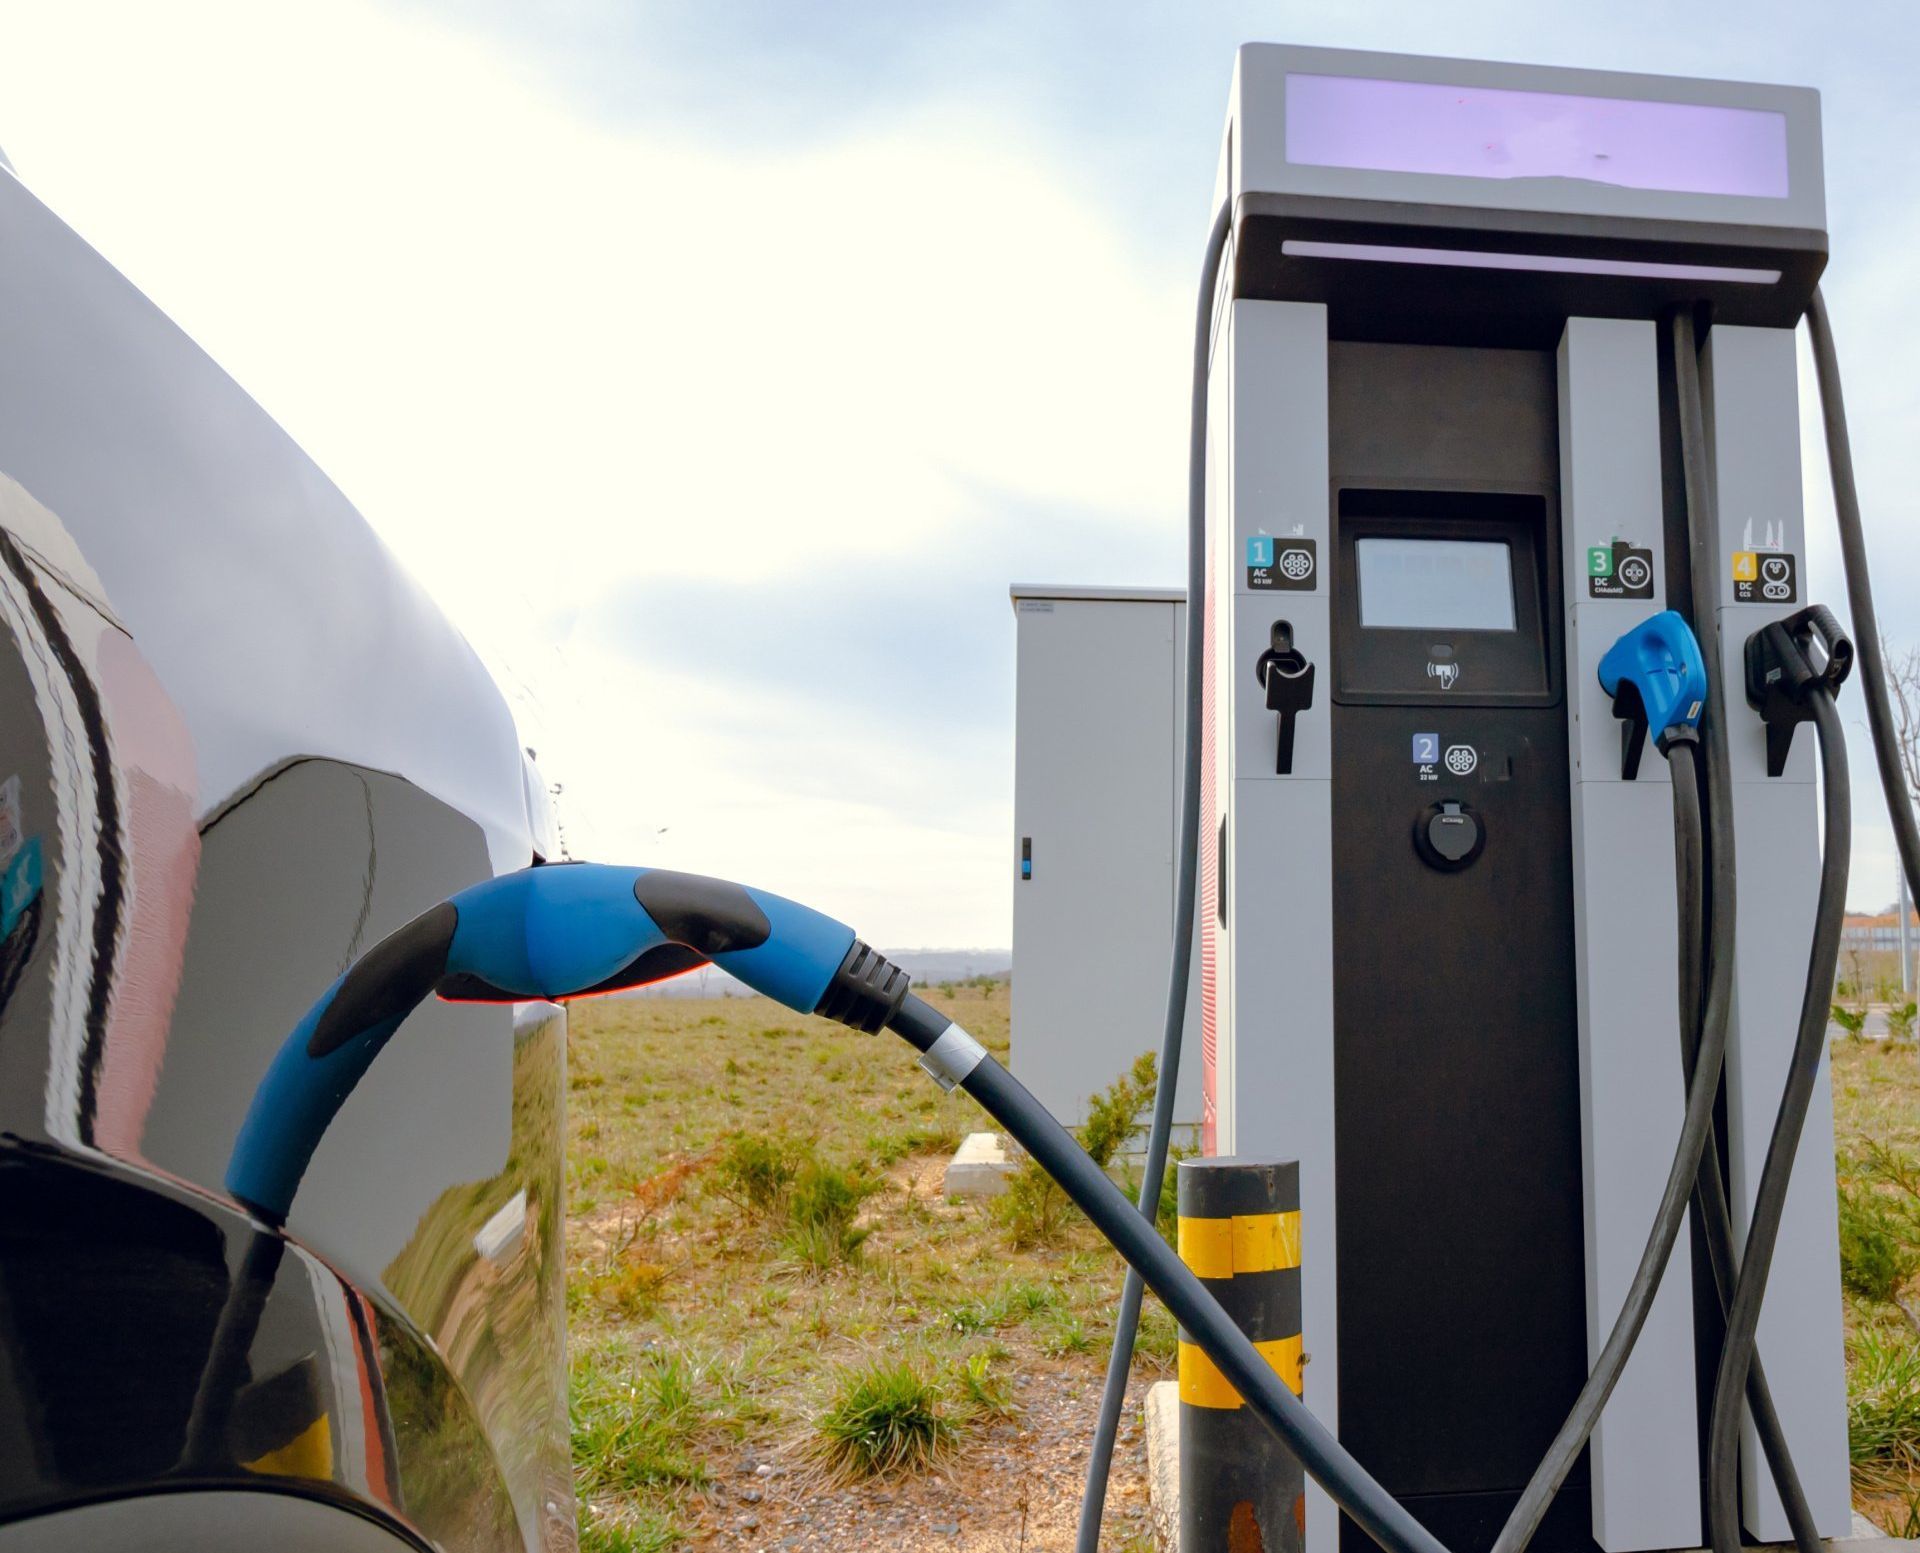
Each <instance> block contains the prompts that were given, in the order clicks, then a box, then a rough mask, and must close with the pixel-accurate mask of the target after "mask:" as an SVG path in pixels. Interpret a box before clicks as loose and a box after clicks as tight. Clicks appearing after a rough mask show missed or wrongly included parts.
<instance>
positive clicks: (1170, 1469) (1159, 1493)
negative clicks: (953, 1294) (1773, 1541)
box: [1147, 1380, 1920, 1553]
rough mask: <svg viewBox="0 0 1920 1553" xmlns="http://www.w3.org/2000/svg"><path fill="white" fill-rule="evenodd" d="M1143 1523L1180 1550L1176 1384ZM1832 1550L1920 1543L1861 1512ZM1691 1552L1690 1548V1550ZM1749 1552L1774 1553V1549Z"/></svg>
mask: <svg viewBox="0 0 1920 1553" xmlns="http://www.w3.org/2000/svg"><path fill="white" fill-rule="evenodd" d="M1147 1493H1148V1495H1149V1497H1150V1499H1151V1504H1150V1506H1149V1510H1148V1517H1147V1524H1148V1526H1149V1527H1150V1529H1151V1530H1152V1533H1153V1545H1154V1546H1155V1547H1156V1548H1158V1549H1159V1550H1160V1553H1180V1386H1179V1383H1178V1382H1177V1381H1170V1380H1163V1381H1159V1382H1156V1383H1155V1384H1154V1385H1153V1386H1151V1387H1149V1388H1148V1390H1147ZM1827 1546H1828V1547H1829V1548H1830V1549H1832V1550H1833V1553H1920V1541H1914V1540H1902V1539H1901V1538H1899V1537H1889V1536H1888V1535H1887V1534H1886V1533H1885V1532H1883V1531H1881V1530H1880V1528H1879V1527H1877V1526H1875V1525H1874V1524H1873V1522H1872V1521H1870V1520H1868V1519H1867V1518H1866V1517H1865V1516H1864V1515H1856V1516H1854V1518H1853V1534H1852V1535H1851V1536H1849V1537H1845V1538H1839V1539H1835V1540H1833V1541H1830V1542H1828V1543H1827ZM1690 1553H1691V1550H1690ZM1753 1553H1780V1550H1779V1549H1778V1548H1768V1549H1765V1550H1759V1549H1756V1550H1753Z"/></svg>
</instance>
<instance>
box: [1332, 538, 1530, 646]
mask: <svg viewBox="0 0 1920 1553" xmlns="http://www.w3.org/2000/svg"><path fill="white" fill-rule="evenodd" d="M1354 555H1355V558H1356V560H1357V562H1358V569H1359V573H1360V624H1361V625H1363V626H1365V627H1368V628H1369V629H1380V628H1384V629H1387V630H1447V631H1511V630H1513V629H1514V612H1513V552H1512V551H1511V550H1510V549H1509V548H1508V547H1507V546H1506V544H1505V543H1503V542H1501V541H1498V540H1480V539H1362V540H1359V541H1358V542H1357V543H1356V544H1355V545H1354Z"/></svg>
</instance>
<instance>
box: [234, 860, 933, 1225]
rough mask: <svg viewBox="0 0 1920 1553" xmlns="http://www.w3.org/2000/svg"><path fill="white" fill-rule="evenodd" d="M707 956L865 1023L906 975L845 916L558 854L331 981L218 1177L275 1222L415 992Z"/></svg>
mask: <svg viewBox="0 0 1920 1553" xmlns="http://www.w3.org/2000/svg"><path fill="white" fill-rule="evenodd" d="M708 963H711V964H714V965H717V966H719V967H720V968H721V969H722V970H724V971H726V972H728V973H729V974H730V975H732V976H734V977H736V978H737V979H738V980H740V981H742V982H744V983H746V985H747V986H749V987H751V988H753V990H754V991H756V992H759V993H762V994H764V995H765V996H767V997H769V998H772V999H774V1000H775V1001H776V1002H778V1003H783V1004H785V1005H786V1006H787V1007H788V1008H791V1009H794V1010H796V1011H797V1012H799V1013H803V1014H808V1013H816V1012H818V1013H824V1014H829V1015H830V1016H831V1017H833V1018H836V1019H839V1020H840V1021H841V1022H842V1023H845V1024H851V1025H853V1026H855V1028H858V1029H865V1030H878V1029H879V1028H880V1027H881V1025H883V1024H884V1023H885V1022H886V1019H887V1018H888V1017H889V1016H890V1015H891V1014H892V1013H893V1011H894V1010H895V1009H896V1008H898V1006H899V1004H900V1000H901V999H902V998H903V997H904V996H905V995H906V990H907V978H906V976H905V975H904V974H903V973H902V972H901V971H899V970H898V969H897V968H895V967H894V966H892V965H890V964H889V963H888V962H887V961H886V960H885V959H883V958H882V957H881V956H879V955H877V954H875V953H874V952H873V951H872V950H871V949H869V948H867V946H866V945H865V944H862V943H860V942H859V941H858V940H857V939H856V938H855V936H854V932H853V929H852V928H850V927H848V926H847V925H846V924H845V923H843V922H836V921H835V920H834V919H833V918H832V917H829V916H825V915H823V914H822V913H820V912H817V911H814V910H812V909H810V908H809V907H806V906H802V905H800V904H799V903H797V902H795V901H790V900H788V899H786V898H785V897H784V896H780V895H774V894H772V893H770V892H768V891H765V890H755V889H750V888H748V887H747V886H745V885H740V884H733V883H731V882H729V881H727V880H723V879H708V878H704V877H702V876H700V875H697V874H682V873H674V872H672V871H670V870H667V869H660V868H619V867H612V866H608V865H605V864H599V863H566V864H558V865H550V866H547V867H540V868H525V869H521V870H520V871H519V872H517V873H511V874H503V875H501V876H500V877H499V878H497V879H488V880H486V881H484V882H482V883H480V884H476V885H474V886H473V887H472V888H471V889H467V890H463V891H461V892H460V893H459V894H458V895H456V896H454V897H453V898H452V899H451V900H447V901H443V902H442V903H441V904H440V905H438V906H435V907H434V908H433V909H432V910H430V911H427V912H424V913H422V914H421V915H420V916H418V917H415V918H414V919H413V921H411V922H409V923H408V924H407V925H406V926H405V927H403V928H401V929H399V930H398V931H397V932H395V933H394V934H392V935H391V936H390V937H388V938H386V939H385V940H383V941H382V942H381V943H379V944H377V945H376V946H375V947H374V948H373V949H371V950H369V951H368V952H367V953H366V954H365V955H363V956H362V957H361V958H360V960H359V961H357V962H356V963H355V964H354V965H353V967H352V968H351V969H350V970H348V971H347V972H346V974H344V975H343V976H341V977H340V978H339V979H338V980H336V981H335V982H334V983H333V985H332V986H331V987H329V988H328V989H327V990H326V991H325V992H324V993H323V994H321V996H320V998H319V1000H318V1001H317V1002H316V1003H315V1004H314V1005H313V1007H312V1008H310V1009H309V1010H308V1011H307V1014H306V1017H305V1018H303V1019H302V1020H301V1021H300V1022H299V1024H297V1025H296V1026H295V1027H294V1029H293V1032H292V1034H290V1035H289V1036H288V1037H287V1039H286V1041H285V1042H284V1043H283V1044H282V1045H281V1048H280V1051H279V1053H278V1054H277V1055H276V1056H275V1057H274V1060H273V1064H272V1066H271V1067H269V1068H268V1070H267V1073H266V1077H265V1078H263V1079H262V1080H261V1082H260V1087H259V1088H258V1089H257V1090H256V1091H255V1092H254V1097H253V1103H252V1105H251V1106H250V1107H249V1108H248V1110H247V1116H246V1120H245V1121H244V1122H243V1123H242V1124H241V1127H240V1132H239V1135H238V1137H237V1138H236V1139H235V1140H234V1148H233V1154H232V1157H231V1159H230V1161H229V1163H228V1166H227V1176H226V1182H227V1190H228V1191H230V1192H232V1193H233V1195H234V1196H235V1197H237V1198H239V1199H240V1200H241V1201H243V1202H245V1203H247V1204H249V1205H250V1206H251V1207H253V1208H254V1209H256V1210H257V1211H258V1212H259V1213H260V1214H261V1215H262V1216H263V1217H265V1218H267V1219H270V1220H272V1221H274V1222H275V1223H280V1222H284V1221H285V1219H286V1216H287V1211H288V1209H289V1208H290V1207H291V1206H292V1203H293V1196H294V1192H295V1191H296V1190H297V1189H298V1187H299V1185H300V1178H301V1176H302V1175H304V1174H305V1172H306V1168H307V1163H308V1161H309V1160H310V1159H311V1158H312V1157H313V1151H314V1150H315V1149H316V1148H317V1147H319V1144H320V1139H321V1137H322V1136H323V1135H324V1134H325V1132H326V1130H327V1128H328V1126H329V1125H330V1124H331V1123H332V1121H333V1118H334V1117H335V1116H336V1115H337V1114H338V1113H339V1110H340V1107H341V1106H342V1105H344V1104H345V1103H346V1099H347V1096H348V1095H350V1094H351V1093H352V1092H353V1089H354V1086H355V1085H357V1084H358V1083H359V1082H360V1080H361V1078H362V1076H363V1075H364V1074H365V1073H366V1071H367V1069H368V1068H369V1067H370V1066H371V1065H372V1063H373V1059H374V1058H375V1057H377V1056H378V1055H379V1054H380V1050H381V1048H382V1047H384V1046H385V1045H386V1043H387V1041H388V1040H389V1039H391V1038H392V1036H393V1033H394V1032H395V1031H396V1030H398V1029H399V1028H400V1026H401V1024H402V1023H403V1022H404V1021H405V1020H406V1018H407V1016H408V1015H409V1014H411V1013H412V1012H413V1010H414V1009H415V1008H417V1007H418V1006H419V1005H420V1004H421V1003H422V1002H424V1001H425V1000H426V999H427V998H428V997H429V996H431V995H433V994H436V993H437V994H438V995H440V996H441V997H444V998H448V999H452V1000H456V1001H473V1002H488V1003H509V1002H520V1001H523V1000H526V999H533V998H549V999H555V1000H558V999H564V998H575V997H584V996H588V995H591V994H595V993H603V992H618V991H621V990H623V989H625V988H629V987H638V986H643V985H645V984H647V983H649V982H655V981H662V980H664V979H665V978H667V977H669V976H676V975H679V974H680V973H681V972H683V971H687V970H691V969H693V968H694V967H695V966H698V965H703V964H708Z"/></svg>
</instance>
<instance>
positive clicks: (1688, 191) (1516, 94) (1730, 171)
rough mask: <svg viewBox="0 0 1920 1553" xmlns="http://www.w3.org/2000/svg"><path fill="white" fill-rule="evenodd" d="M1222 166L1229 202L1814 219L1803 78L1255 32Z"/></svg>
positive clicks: (1780, 223) (1810, 126)
mask: <svg viewBox="0 0 1920 1553" xmlns="http://www.w3.org/2000/svg"><path fill="white" fill-rule="evenodd" d="M1225 171H1226V176H1228V177H1230V179H1231V182H1232V189H1233V193H1234V194H1235V195H1236V196H1239V195H1246V194H1293V195H1304V196H1317V197H1320V198H1335V199H1352V200H1366V201H1372V202H1382V201H1384V202H1389V203H1396V204H1406V205H1451V206H1477V207H1481V208H1486V209H1493V210H1515V211H1530V212H1536V213H1545V214H1553V213H1560V214H1567V215H1582V216H1594V215H1597V216H1619V217H1636V218H1651V219H1655V220H1665V221H1683V222H1686V223H1688V224H1689V225H1690V226H1702V225H1705V226H1714V225H1723V224H1725V225H1739V226H1746V227H1754V226H1761V227H1793V228H1799V229H1802V230H1812V231H1821V230H1824V228H1825V225H1826V209H1825V195H1824V189H1823V181H1822V176H1821V166H1820V99H1819V94H1818V93H1817V92H1814V91H1811V90H1809V89H1807V88H1804V87H1791V86H1786V87H1783V86H1762V85H1751V84H1746V83H1741V82H1731V81H1702V80H1688V79H1683V78H1680V77H1673V76H1648V75H1628V74H1624V73H1620V72H1612V71H1594V70H1567V69H1560V68H1555V67H1549V66H1534V65H1506V64H1488V63H1483V62H1479V61H1474V60H1455V59H1425V58H1418V57H1415V56H1410V55H1398V54H1370V53H1361V52H1357V51H1353V50H1347V49H1310V48H1294V47H1291V46H1287V45H1282V44H1264V43H1252V44H1248V45H1246V46H1245V47H1244V48H1242V49H1241V50H1240V55H1239V61H1238V67H1237V70H1236V74H1235V81H1234V102H1233V116H1232V121H1231V123H1230V125H1229V138H1228V145H1227V150H1226V156H1225Z"/></svg>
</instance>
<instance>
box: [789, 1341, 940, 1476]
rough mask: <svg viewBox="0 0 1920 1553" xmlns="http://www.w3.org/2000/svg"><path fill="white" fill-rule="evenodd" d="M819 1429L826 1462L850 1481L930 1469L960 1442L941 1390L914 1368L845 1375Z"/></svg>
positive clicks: (894, 1367) (904, 1366) (870, 1369)
mask: <svg viewBox="0 0 1920 1553" xmlns="http://www.w3.org/2000/svg"><path fill="white" fill-rule="evenodd" d="M814 1426H815V1428H816V1429H817V1430H818V1431H819V1436H820V1447H819V1451H820V1456H821V1458H822V1460H823V1462H824V1464H825V1465H826V1466H827V1467H828V1469H829V1470H830V1471H832V1472H834V1473H835V1474H836V1475H837V1476H840V1477H844V1478H863V1477H876V1476H880V1475H883V1474H890V1473H910V1472H922V1471H925V1470H926V1469H927V1468H929V1467H932V1466H935V1465H937V1464H938V1463H939V1462H940V1460H941V1459H942V1458H943V1457H944V1456H945V1455H946V1453H947V1451H948V1450H949V1449H950V1448H951V1447H952V1445H953V1441H954V1427H953V1424H952V1422H951V1420H949V1419H948V1417H947V1416H946V1413H945V1412H944V1410H943V1409H942V1408H941V1405H940V1393H939V1388H938V1387H937V1386H935V1385H934V1384H933V1383H932V1382H931V1381H929V1380H927V1379H925V1378H924V1377H923V1376H922V1375H921V1374H920V1373H919V1372H918V1371H917V1370H915V1369H914V1368H913V1366H911V1365H909V1364H892V1365H887V1364H875V1365H871V1366H868V1367H867V1368H865V1369H859V1370H849V1371H846V1372H844V1373H843V1375H842V1376H841V1381H840V1389H839V1392H838V1394H837V1395H836V1396H835V1398H834V1400H833V1405H832V1406H831V1407H829V1408H828V1409H827V1410H826V1412H824V1413H822V1414H821V1415H820V1417H819V1418H818V1419H816V1420H815V1425H814Z"/></svg>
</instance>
